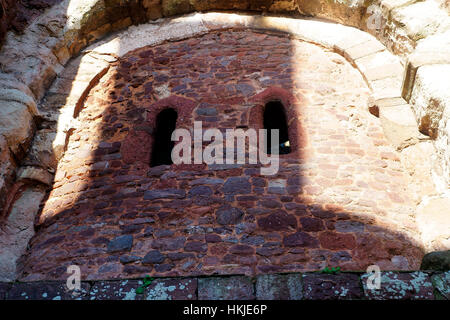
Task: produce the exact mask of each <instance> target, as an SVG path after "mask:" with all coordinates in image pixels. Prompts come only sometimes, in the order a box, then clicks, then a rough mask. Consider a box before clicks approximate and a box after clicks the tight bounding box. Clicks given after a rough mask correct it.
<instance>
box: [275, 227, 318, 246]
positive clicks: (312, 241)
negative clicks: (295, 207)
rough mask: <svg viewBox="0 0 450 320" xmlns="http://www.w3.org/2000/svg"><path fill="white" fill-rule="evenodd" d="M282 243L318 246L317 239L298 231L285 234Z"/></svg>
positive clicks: (286, 244)
mask: <svg viewBox="0 0 450 320" xmlns="http://www.w3.org/2000/svg"><path fill="white" fill-rule="evenodd" d="M283 244H284V245H285V246H286V247H309V248H317V247H318V246H319V241H318V240H317V239H316V238H314V237H312V236H310V235H309V234H307V233H305V232H301V231H299V232H296V233H293V234H290V235H288V236H285V237H284V239H283Z"/></svg>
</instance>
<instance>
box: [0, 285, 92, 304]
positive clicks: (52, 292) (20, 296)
mask: <svg viewBox="0 0 450 320" xmlns="http://www.w3.org/2000/svg"><path fill="white" fill-rule="evenodd" d="M89 289H90V285H89V284H88V283H86V282H82V283H81V290H79V291H76V290H74V291H71V290H69V289H68V288H67V286H66V283H65V281H64V282H59V281H55V282H40V281H39V282H26V283H16V284H15V285H14V286H13V287H12V288H11V289H10V290H9V293H8V299H9V300H86V299H88V294H89Z"/></svg>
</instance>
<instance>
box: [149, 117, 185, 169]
mask: <svg viewBox="0 0 450 320" xmlns="http://www.w3.org/2000/svg"><path fill="white" fill-rule="evenodd" d="M177 117H178V115H177V112H176V111H175V110H174V109H165V110H163V111H161V112H160V113H159V114H158V116H157V117H156V130H155V133H154V142H153V149H152V160H151V163H150V166H151V167H156V166H159V165H163V164H172V157H171V153H172V149H173V146H174V145H175V143H174V141H172V139H171V137H172V132H173V131H174V130H175V126H176V123H177Z"/></svg>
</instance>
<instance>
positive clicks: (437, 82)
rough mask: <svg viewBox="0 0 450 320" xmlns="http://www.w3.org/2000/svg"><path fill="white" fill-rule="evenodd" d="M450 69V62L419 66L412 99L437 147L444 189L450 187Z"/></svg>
mask: <svg viewBox="0 0 450 320" xmlns="http://www.w3.org/2000/svg"><path fill="white" fill-rule="evenodd" d="M449 52H450V51H449ZM449 72H450V64H436V65H427V66H423V67H420V68H419V70H418V71H417V75H416V81H415V83H414V88H413V89H412V95H411V100H410V103H411V104H412V105H413V106H414V111H415V114H416V119H417V122H418V124H419V129H420V131H421V132H422V133H424V134H426V135H428V136H429V137H430V138H431V139H432V140H433V145H434V147H435V148H436V156H435V158H432V163H433V169H434V171H435V172H436V175H437V177H439V179H438V180H439V181H440V187H441V190H442V191H445V190H447V191H448V186H449V184H450V148H449V147H448V146H449V141H450V140H449V139H450V112H449V110H450V87H449V83H448V81H446V80H444V79H447V78H448V73H449Z"/></svg>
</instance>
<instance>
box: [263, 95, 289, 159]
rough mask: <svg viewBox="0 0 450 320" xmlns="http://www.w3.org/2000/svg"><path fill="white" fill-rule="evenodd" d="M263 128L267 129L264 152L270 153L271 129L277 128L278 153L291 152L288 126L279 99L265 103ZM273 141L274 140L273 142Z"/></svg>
mask: <svg viewBox="0 0 450 320" xmlns="http://www.w3.org/2000/svg"><path fill="white" fill-rule="evenodd" d="M264 129H267V137H266V141H267V143H266V153H267V154H271V153H272V152H271V148H272V141H271V130H272V129H278V130H280V131H279V136H280V141H279V142H278V143H279V154H288V153H290V152H291V147H290V143H289V134H288V126H287V121H286V113H285V111H284V107H283V104H282V103H281V102H280V101H271V102H268V103H267V104H266V107H265V109H264ZM273 143H275V142H273Z"/></svg>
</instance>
